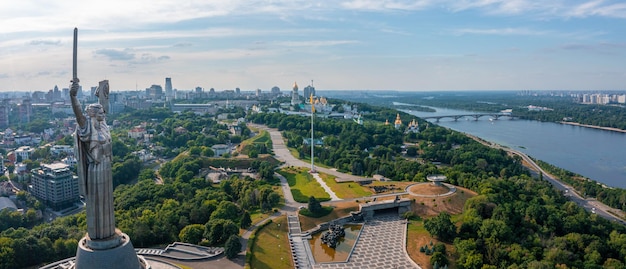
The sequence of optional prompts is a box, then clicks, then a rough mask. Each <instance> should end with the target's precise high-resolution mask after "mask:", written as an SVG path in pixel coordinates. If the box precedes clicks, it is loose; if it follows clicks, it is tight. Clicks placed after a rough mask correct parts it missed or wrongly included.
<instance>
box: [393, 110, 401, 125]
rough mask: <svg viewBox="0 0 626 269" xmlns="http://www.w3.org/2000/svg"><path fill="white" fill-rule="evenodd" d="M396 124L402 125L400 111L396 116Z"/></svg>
mask: <svg viewBox="0 0 626 269" xmlns="http://www.w3.org/2000/svg"><path fill="white" fill-rule="evenodd" d="M394 123H395V124H396V125H401V124H402V120H400V113H398V114H397V116H396V121H395V122H394Z"/></svg>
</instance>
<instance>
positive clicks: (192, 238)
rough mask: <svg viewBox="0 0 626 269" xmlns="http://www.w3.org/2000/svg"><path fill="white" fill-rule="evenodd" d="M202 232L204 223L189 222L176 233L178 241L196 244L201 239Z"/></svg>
mask: <svg viewBox="0 0 626 269" xmlns="http://www.w3.org/2000/svg"><path fill="white" fill-rule="evenodd" d="M203 233H204V225H202V224H190V225H187V226H185V228H183V229H182V230H180V233H179V234H178V238H179V239H180V241H183V242H185V243H190V244H198V243H199V242H200V241H202V234H203Z"/></svg>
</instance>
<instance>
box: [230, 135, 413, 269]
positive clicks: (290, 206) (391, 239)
mask: <svg viewBox="0 0 626 269" xmlns="http://www.w3.org/2000/svg"><path fill="white" fill-rule="evenodd" d="M251 125H253V127H254V128H257V129H261V130H265V131H268V132H269V134H270V137H271V140H272V146H273V151H274V156H275V157H276V159H278V160H280V161H282V162H284V165H283V166H298V167H309V166H310V164H309V163H306V162H304V161H302V160H299V159H297V158H295V157H294V156H293V155H292V154H291V152H290V151H289V149H288V148H287V146H286V145H285V142H284V140H283V137H282V135H281V133H280V132H279V131H278V130H276V129H272V128H268V127H267V126H264V125H256V124H251ZM315 169H316V170H317V171H320V172H323V173H326V174H330V175H333V176H335V177H336V178H337V179H338V180H351V181H359V180H362V179H363V177H359V176H354V175H349V174H344V173H341V172H338V171H336V170H335V169H328V168H323V167H315ZM274 175H275V176H276V177H278V178H279V179H280V182H281V187H282V189H283V193H284V196H285V206H283V208H282V209H281V214H286V215H287V219H288V224H289V242H290V245H291V247H292V255H293V259H294V266H295V267H296V268H419V269H421V267H419V266H418V265H417V264H415V262H413V260H411V258H410V257H409V255H408V253H407V252H406V230H407V225H408V223H407V222H406V220H404V219H401V218H400V217H399V216H397V215H391V216H375V217H374V220H370V221H368V222H366V223H364V224H363V225H364V226H363V231H362V232H361V236H360V237H359V239H357V242H356V243H355V244H356V245H355V249H354V252H353V253H352V255H351V256H350V258H349V259H348V261H347V262H344V263H324V264H316V263H315V259H314V258H313V254H312V252H311V249H310V246H309V242H308V234H304V235H303V234H302V231H301V229H300V224H299V223H300V222H299V219H298V215H297V210H298V207H300V206H306V204H303V203H298V202H296V201H295V200H294V199H293V195H292V194H291V189H290V188H289V184H288V183H287V179H286V178H284V177H283V176H282V175H280V174H278V173H275V174H274ZM312 175H313V177H314V178H315V179H316V180H317V181H318V182H319V183H320V185H321V186H322V188H324V190H326V192H327V193H328V194H329V195H330V196H331V201H328V202H325V204H332V203H335V202H341V201H350V200H356V199H364V198H375V197H385V196H397V195H403V194H407V193H408V192H407V191H405V192H401V193H392V194H382V195H374V196H368V197H362V198H355V199H345V200H344V199H340V198H339V197H338V196H337V195H336V194H335V193H334V192H333V191H332V190H331V189H330V187H328V185H327V184H326V182H324V180H322V178H321V177H320V176H319V174H317V173H313V174H312ZM294 213H295V214H294ZM270 218H275V216H272V217H270ZM264 221H267V219H266V220H264ZM256 226H258V225H254V227H256ZM254 229H255V228H253V227H251V228H250V229H249V230H248V231H246V233H244V235H243V236H242V237H243V238H246V239H247V238H249V236H250V234H251V233H252V231H253V230H254ZM246 241H247V240H246ZM244 250H245V246H244Z"/></svg>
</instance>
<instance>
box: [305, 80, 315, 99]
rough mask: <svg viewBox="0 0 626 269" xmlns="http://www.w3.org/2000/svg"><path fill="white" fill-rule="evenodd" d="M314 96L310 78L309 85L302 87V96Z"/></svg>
mask: <svg viewBox="0 0 626 269" xmlns="http://www.w3.org/2000/svg"><path fill="white" fill-rule="evenodd" d="M311 95H313V96H315V87H313V80H311V85H309V86H306V87H304V98H305V99H306V98H309V96H311Z"/></svg>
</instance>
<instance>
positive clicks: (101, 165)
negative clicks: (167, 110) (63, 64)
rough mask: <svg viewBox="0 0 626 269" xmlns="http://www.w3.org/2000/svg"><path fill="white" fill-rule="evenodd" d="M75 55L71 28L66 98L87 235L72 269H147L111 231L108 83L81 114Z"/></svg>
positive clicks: (122, 237)
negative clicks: (70, 68) (73, 119)
mask: <svg viewBox="0 0 626 269" xmlns="http://www.w3.org/2000/svg"><path fill="white" fill-rule="evenodd" d="M76 56H77V29H74V59H73V60H74V62H73V79H72V85H71V88H70V99H71V102H72V110H73V111H74V115H75V116H76V123H77V126H76V133H75V134H74V136H75V137H74V139H75V151H76V153H75V154H76V160H77V166H78V167H77V174H78V180H79V189H80V193H81V195H83V196H84V198H85V204H86V205H85V208H86V211H87V234H86V235H85V236H84V237H83V238H82V239H81V240H80V241H79V243H78V249H77V251H76V261H75V265H74V269H83V268H91V269H99V268H119V269H140V268H150V266H149V265H148V264H147V262H146V261H145V259H143V258H142V257H140V256H137V254H136V252H135V249H134V248H133V245H132V243H131V241H130V238H129V237H128V235H126V234H124V233H123V232H121V231H120V230H118V229H116V228H115V212H114V208H113V177H112V173H111V160H112V146H111V133H110V131H109V127H108V126H107V124H106V121H105V116H106V113H107V112H109V111H108V107H109V105H108V103H109V101H108V96H109V82H108V81H107V80H104V81H101V82H100V83H99V86H98V88H97V90H96V92H95V95H96V96H97V97H98V103H97V104H90V105H88V106H87V107H86V108H85V113H84V114H83V112H82V107H81V104H80V102H79V101H78V98H77V97H76V95H77V93H78V90H79V87H80V86H79V84H78V82H79V80H78V77H77V72H76V71H77V70H76V69H77V68H76Z"/></svg>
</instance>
